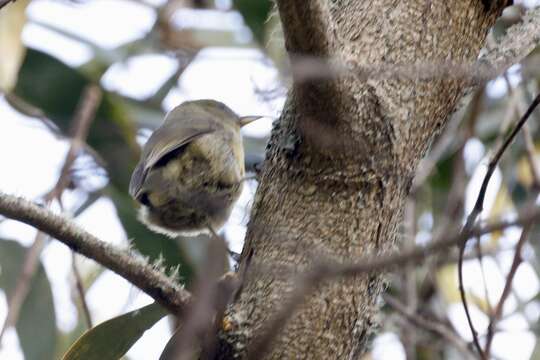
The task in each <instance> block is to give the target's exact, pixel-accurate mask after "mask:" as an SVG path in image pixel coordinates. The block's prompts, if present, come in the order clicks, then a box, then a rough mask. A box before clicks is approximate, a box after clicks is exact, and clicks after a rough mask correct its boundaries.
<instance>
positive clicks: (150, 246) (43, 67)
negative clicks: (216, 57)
mask: <svg viewBox="0 0 540 360" xmlns="http://www.w3.org/2000/svg"><path fill="white" fill-rule="evenodd" d="M91 81H92V80H91V79H89V78H88V77H86V76H85V75H83V74H81V73H80V72H78V71H77V70H76V69H73V68H70V67H69V66H67V65H65V64H64V63H62V62H60V61H59V60H57V59H55V58H53V57H51V56H49V55H47V54H44V53H42V52H39V51H36V50H29V51H28V53H27V56H26V59H25V61H24V64H23V66H22V68H21V72H20V75H19V79H18V83H17V86H16V89H15V93H16V94H17V95H18V96H19V97H21V98H23V99H24V100H25V101H27V102H29V103H31V104H32V105H34V106H36V107H38V108H40V109H42V110H43V111H44V112H45V113H46V115H47V116H48V117H49V118H50V119H51V120H52V121H54V122H55V124H56V125H57V126H58V127H59V128H60V129H61V130H62V131H63V132H64V133H66V132H67V131H68V130H69V128H70V126H71V119H72V117H73V114H74V112H75V109H76V106H77V103H78V102H79V98H80V96H81V93H82V90H83V89H84V87H85V86H86V85H88V84H89V83H90V82H91ZM130 111H137V109H133V110H131V108H130V105H129V103H128V102H126V101H124V100H122V98H120V97H119V96H116V95H114V94H111V93H108V92H104V94H103V100H102V103H101V105H100V107H99V109H98V111H97V114H96V119H95V121H94V122H93V123H92V127H91V129H90V132H89V134H88V140H87V141H88V144H89V145H90V146H92V148H93V149H95V150H96V151H97V152H98V153H99V155H100V156H101V157H102V158H103V159H104V160H105V162H106V170H107V173H108V175H109V179H110V185H109V186H108V189H107V191H106V192H107V193H108V195H109V196H110V197H111V199H112V200H113V202H114V204H115V206H116V209H117V212H118V216H119V218H120V221H121V222H122V225H123V226H124V229H125V230H126V232H127V234H128V237H129V238H131V239H134V244H135V246H136V247H137V249H138V250H139V251H140V252H141V253H142V254H144V255H147V256H149V257H150V258H151V259H153V260H155V259H157V258H158V257H159V256H160V254H162V255H163V257H164V258H165V260H166V265H168V266H176V265H181V268H180V269H181V275H182V276H183V277H184V278H185V279H188V278H189V276H190V274H191V272H190V270H189V267H188V266H187V265H185V261H184V260H183V258H182V254H181V251H180V249H179V247H178V245H177V244H176V243H175V242H174V241H173V240H171V239H168V238H166V237H164V236H162V235H159V234H155V233H153V232H151V231H149V230H148V229H146V227H144V226H143V225H142V224H141V223H139V221H138V220H137V215H136V209H135V203H134V202H133V201H132V200H131V198H130V197H129V195H128V194H127V189H128V184H129V180H130V177H131V172H132V171H133V168H134V167H135V164H136V163H137V161H138V157H139V153H140V148H139V146H138V145H137V143H136V139H135V136H136V126H135V122H134V120H133V118H132V117H131V116H130V115H131V113H130ZM154 111H155V110H154Z"/></svg>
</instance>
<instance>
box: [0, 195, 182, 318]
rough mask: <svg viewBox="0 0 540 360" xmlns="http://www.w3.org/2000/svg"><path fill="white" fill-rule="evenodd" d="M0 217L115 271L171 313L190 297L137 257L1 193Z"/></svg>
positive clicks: (33, 206)
mask: <svg viewBox="0 0 540 360" xmlns="http://www.w3.org/2000/svg"><path fill="white" fill-rule="evenodd" d="M0 214H2V215H4V216H6V217H9V218H11V219H14V220H17V221H21V222H23V223H26V224H28V225H31V226H34V227H35V228H37V229H39V230H41V231H43V232H45V233H47V234H49V235H51V237H53V238H55V239H57V240H59V241H61V242H62V243H64V244H66V245H67V246H69V247H70V248H71V249H73V250H74V251H76V252H78V253H80V254H82V255H84V256H86V257H88V258H90V259H93V260H95V261H96V262H97V263H99V264H101V265H103V266H104V267H106V268H108V269H110V270H112V271H114V272H115V273H117V274H118V275H120V276H122V277H123V278H125V279H126V280H128V281H129V282H131V283H132V284H134V285H135V286H137V287H139V288H140V289H141V290H143V291H144V292H145V293H147V294H148V295H150V296H151V297H152V298H154V300H156V301H157V302H158V303H160V304H161V305H163V306H164V307H165V308H167V309H168V310H169V311H171V312H172V313H173V314H180V313H181V312H182V311H183V310H184V309H185V308H186V306H187V305H188V303H189V302H190V300H191V294H190V293H189V292H188V291H186V290H185V289H183V288H182V287H181V286H180V285H178V284H177V283H176V282H174V280H173V279H171V278H169V277H167V276H166V274H164V273H163V272H161V271H159V270H156V269H154V268H153V267H152V266H151V265H150V264H148V262H147V261H146V260H144V259H142V258H141V257H140V256H136V255H135V254H133V253H130V252H128V251H124V250H120V249H118V248H116V247H114V246H112V245H110V244H108V243H106V242H104V241H102V240H100V239H98V238H96V237H95V236H94V235H92V234H90V233H88V232H87V231H85V230H83V229H81V228H80V227H79V226H78V225H77V224H75V223H74V222H73V221H72V220H70V219H68V218H67V217H65V216H62V215H57V214H54V213H52V212H51V211H49V210H46V209H44V208H42V207H39V206H38V205H35V204H34V203H32V202H30V201H28V200H26V199H24V198H21V197H16V196H13V195H8V194H5V193H3V192H1V191H0Z"/></svg>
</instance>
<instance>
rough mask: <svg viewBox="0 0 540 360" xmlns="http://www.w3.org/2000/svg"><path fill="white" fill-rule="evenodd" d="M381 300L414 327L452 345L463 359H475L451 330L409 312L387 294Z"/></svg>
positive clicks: (404, 306)
mask: <svg viewBox="0 0 540 360" xmlns="http://www.w3.org/2000/svg"><path fill="white" fill-rule="evenodd" d="M383 299H384V301H385V302H386V304H388V306H390V307H391V308H392V309H393V310H395V311H396V312H397V313H398V314H399V315H401V316H402V317H404V318H405V319H406V320H407V321H409V322H410V323H411V324H413V325H414V326H416V327H418V328H421V329H424V330H427V331H429V332H431V333H434V334H435V335H438V336H440V337H441V338H443V339H444V340H446V341H447V342H448V343H450V344H452V345H454V346H455V347H456V349H458V350H459V352H461V354H462V355H463V356H464V357H463V358H464V359H475V356H474V354H473V353H471V351H470V350H469V348H468V346H467V343H466V342H465V341H463V339H461V338H460V337H459V336H458V335H456V334H455V333H454V332H453V331H452V329H450V328H448V327H447V326H444V325H443V324H442V323H438V322H435V321H431V320H430V319H428V318H425V317H423V316H421V315H420V314H417V313H415V312H413V311H410V310H409V309H408V308H407V306H406V305H405V304H402V303H401V302H400V301H399V300H398V299H396V298H394V297H392V296H390V295H388V294H384V295H383Z"/></svg>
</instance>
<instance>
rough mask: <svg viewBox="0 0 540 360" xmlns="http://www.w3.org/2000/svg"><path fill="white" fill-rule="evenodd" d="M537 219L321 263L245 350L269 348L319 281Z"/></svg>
mask: <svg viewBox="0 0 540 360" xmlns="http://www.w3.org/2000/svg"><path fill="white" fill-rule="evenodd" d="M539 219H540V208H535V209H527V211H526V212H524V213H523V214H521V215H520V216H519V217H518V219H517V220H515V221H502V222H498V223H494V224H490V225H485V226H483V227H478V226H473V227H471V228H468V229H464V230H462V231H461V232H460V233H454V234H448V233H444V232H443V233H441V237H440V238H439V239H436V240H434V241H432V242H431V243H429V244H428V245H426V246H416V247H414V248H411V249H405V250H399V251H396V252H394V253H392V254H388V255H386V256H384V257H378V258H374V257H373V256H366V257H365V258H364V259H358V261H357V262H355V263H352V264H339V263H331V262H326V263H320V264H319V265H315V266H314V268H313V269H312V270H311V271H308V272H305V273H302V274H300V275H299V276H298V279H297V280H296V281H295V282H294V284H295V286H294V287H293V288H294V289H295V290H294V291H293V292H292V294H291V295H290V296H289V297H288V300H287V301H286V302H285V303H284V304H283V307H282V309H281V311H278V313H277V314H276V315H275V317H274V318H272V319H271V320H270V321H269V323H268V324H267V326H265V327H264V328H263V332H262V333H261V334H259V336H257V337H255V338H254V340H253V343H252V346H251V348H250V349H249V350H248V356H249V357H248V358H249V359H259V358H261V357H262V356H263V355H264V354H265V353H266V352H267V351H268V350H269V349H270V346H271V342H272V340H273V339H274V338H275V337H276V336H277V335H278V334H279V333H280V332H281V330H282V329H283V327H284V326H285V324H286V323H287V321H288V320H289V319H290V318H291V317H292V315H293V314H294V312H295V311H296V309H297V308H298V307H299V306H300V305H301V304H302V302H303V301H304V298H305V297H306V296H308V295H309V294H310V293H311V292H312V291H313V290H314V289H315V288H316V287H317V286H318V285H319V284H320V283H321V282H323V281H324V280H330V279H333V278H339V277H354V276H359V275H362V274H367V273H373V272H380V271H383V270H389V269H395V268H402V267H403V266H404V265H405V264H408V263H416V264H417V263H418V262H419V261H421V260H423V259H425V258H426V257H428V256H430V255H432V254H434V253H437V252H441V251H445V250H447V249H448V248H450V247H451V246H456V245H458V244H461V243H463V242H464V241H465V240H466V239H469V238H471V237H476V236H481V235H484V234H488V233H491V232H494V231H499V230H503V229H506V228H508V227H511V226H516V225H524V226H526V225H527V224H531V223H533V222H535V221H538V220H539Z"/></svg>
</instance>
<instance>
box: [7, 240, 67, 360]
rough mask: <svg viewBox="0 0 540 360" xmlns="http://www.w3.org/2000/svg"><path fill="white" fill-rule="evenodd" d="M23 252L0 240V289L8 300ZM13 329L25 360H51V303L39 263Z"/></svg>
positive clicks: (53, 324) (16, 245)
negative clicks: (15, 330) (4, 292)
mask: <svg viewBox="0 0 540 360" xmlns="http://www.w3.org/2000/svg"><path fill="white" fill-rule="evenodd" d="M26 251H27V249H26V248H25V247H23V246H22V245H20V244H19V243H18V242H16V241H13V240H4V239H0V270H1V272H0V287H1V288H2V289H4V290H5V291H6V293H7V296H8V298H9V297H10V296H12V294H13V291H14V290H15V287H16V284H17V281H18V278H19V274H20V272H21V267H22V264H23V262H24V258H25V255H26ZM16 329H17V334H18V335H19V342H20V344H21V347H22V350H23V353H24V356H25V358H26V359H40V360H48V359H51V360H52V359H54V354H55V347H56V341H57V330H56V318H55V315H54V303H53V299H52V292H51V287H50V283H49V279H48V278H47V275H46V273H45V269H44V268H43V266H42V265H41V263H40V264H39V265H38V268H37V270H36V273H35V275H34V277H33V278H32V280H31V283H30V291H29V292H28V295H27V296H26V300H25V301H24V304H23V305H22V308H21V311H20V315H19V320H18V321H17V325H16Z"/></svg>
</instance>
